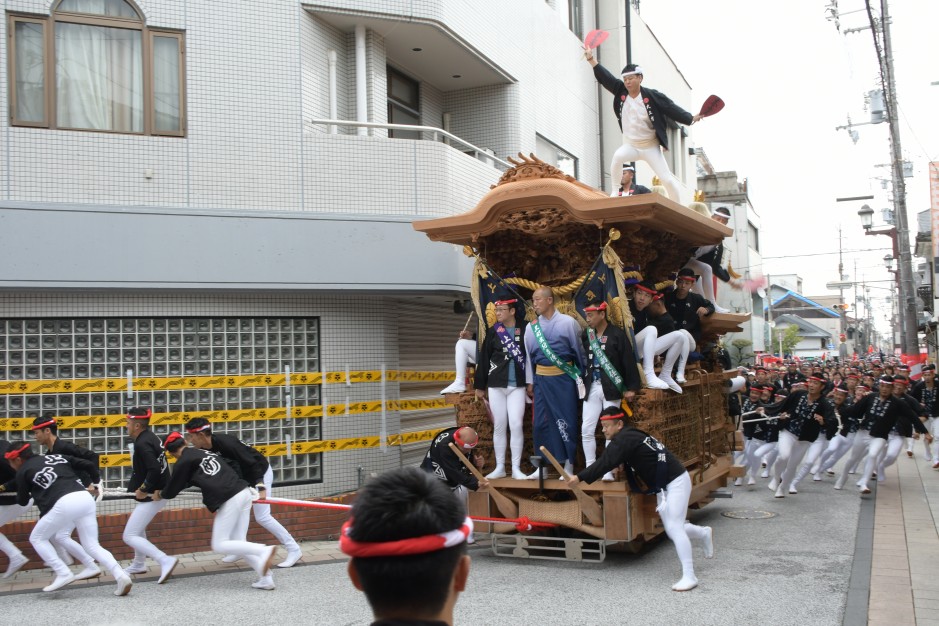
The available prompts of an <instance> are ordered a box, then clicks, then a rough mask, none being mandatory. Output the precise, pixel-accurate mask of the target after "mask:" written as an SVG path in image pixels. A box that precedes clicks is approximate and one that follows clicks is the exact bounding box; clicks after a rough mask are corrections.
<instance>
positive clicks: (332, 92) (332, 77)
mask: <svg viewBox="0 0 939 626" xmlns="http://www.w3.org/2000/svg"><path fill="white" fill-rule="evenodd" d="M326 58H327V59H328V60H329V119H331V120H335V119H339V105H338V103H337V96H336V51H335V50H329V51H327V52H326ZM329 134H330V135H335V134H336V125H335V124H330V125H329Z"/></svg>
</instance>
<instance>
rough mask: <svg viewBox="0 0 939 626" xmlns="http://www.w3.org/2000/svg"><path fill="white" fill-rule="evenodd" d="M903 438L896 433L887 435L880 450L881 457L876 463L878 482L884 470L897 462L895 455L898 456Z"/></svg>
mask: <svg viewBox="0 0 939 626" xmlns="http://www.w3.org/2000/svg"><path fill="white" fill-rule="evenodd" d="M904 439H905V438H904V437H901V436H900V435H898V434H897V433H890V434H889V435H888V436H887V445H886V446H884V449H883V450H882V451H881V458H880V460H879V462H878V464H877V481H878V482H881V481H883V479H884V471H885V470H886V469H887V468H888V467H890V466H891V465H893V464H894V463H896V462H897V457H898V456H900V451H901V450H902V449H903V440H904Z"/></svg>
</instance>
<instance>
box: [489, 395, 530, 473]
mask: <svg viewBox="0 0 939 626" xmlns="http://www.w3.org/2000/svg"><path fill="white" fill-rule="evenodd" d="M488 395H489V408H490V409H491V410H492V449H493V451H494V452H495V455H496V467H505V448H506V444H507V441H506V440H507V437H506V428H508V429H509V431H511V437H512V444H511V445H512V469H518V470H519V471H521V463H522V449H523V448H524V446H525V436H524V434H523V433H522V420H523V419H524V417H525V387H490V388H489V390H488Z"/></svg>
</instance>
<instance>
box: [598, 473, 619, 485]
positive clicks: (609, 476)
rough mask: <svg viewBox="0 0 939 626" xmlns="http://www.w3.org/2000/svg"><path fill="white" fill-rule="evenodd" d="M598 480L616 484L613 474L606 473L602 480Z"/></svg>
mask: <svg viewBox="0 0 939 626" xmlns="http://www.w3.org/2000/svg"><path fill="white" fill-rule="evenodd" d="M600 480H602V481H603V482H605V483H613V482H616V477H615V476H613V472H607V473H606V474H604V475H603V478H601V479H600Z"/></svg>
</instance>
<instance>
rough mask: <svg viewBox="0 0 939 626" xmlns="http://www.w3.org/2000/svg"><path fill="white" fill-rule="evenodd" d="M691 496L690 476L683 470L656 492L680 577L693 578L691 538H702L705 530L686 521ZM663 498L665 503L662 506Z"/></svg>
mask: <svg viewBox="0 0 939 626" xmlns="http://www.w3.org/2000/svg"><path fill="white" fill-rule="evenodd" d="M690 497H691V477H690V476H689V475H688V472H685V473H684V474H682V475H681V476H679V477H678V478H676V479H675V480H673V481H672V482H670V483H668V485H667V486H666V488H665V492H664V493H663V492H661V491H660V492H659V493H657V494H656V501H657V503H658V508H657V509H656V510H657V511H658V512H659V517H661V518H662V526H664V527H665V534H666V535H668V538H669V539H671V540H672V543H673V544H675V551H676V552H677V553H678V560H679V561H681V574H682V578H691V579H693V578H695V575H694V560H693V559H692V557H691V540H692V539H694V540H702V539H704V538H705V537H706V536H707V531H705V529H704V528H702V527H701V526H695V525H694V524H692V523H691V522H689V521H688V500H689V498H690ZM663 500H664V503H665V505H664V506H662V504H663Z"/></svg>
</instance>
